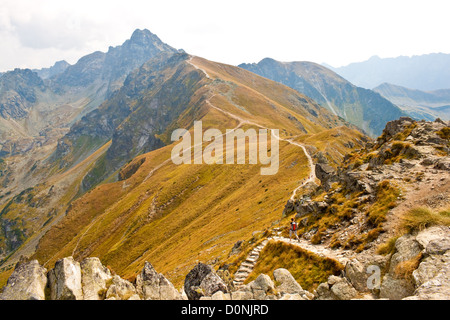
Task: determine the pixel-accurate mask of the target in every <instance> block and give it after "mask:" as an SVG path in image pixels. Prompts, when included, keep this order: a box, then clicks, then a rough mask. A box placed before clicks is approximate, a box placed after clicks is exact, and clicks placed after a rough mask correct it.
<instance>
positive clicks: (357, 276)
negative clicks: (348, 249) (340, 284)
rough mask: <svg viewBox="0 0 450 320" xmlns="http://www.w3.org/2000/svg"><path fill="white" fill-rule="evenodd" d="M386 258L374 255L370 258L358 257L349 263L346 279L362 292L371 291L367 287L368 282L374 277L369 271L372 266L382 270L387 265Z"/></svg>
mask: <svg viewBox="0 0 450 320" xmlns="http://www.w3.org/2000/svg"><path fill="white" fill-rule="evenodd" d="M386 260H387V259H386V257H383V256H379V255H374V256H370V257H363V256H358V258H355V259H352V260H350V261H348V262H347V263H346V265H345V277H346V278H347V279H348V281H349V282H350V283H351V284H352V286H353V287H354V288H355V289H356V290H358V291H360V292H367V291H370V289H369V288H368V286H367V281H368V279H369V277H370V276H371V275H372V273H371V272H368V271H369V267H370V266H377V267H378V268H380V273H381V270H383V269H384V267H385V265H386Z"/></svg>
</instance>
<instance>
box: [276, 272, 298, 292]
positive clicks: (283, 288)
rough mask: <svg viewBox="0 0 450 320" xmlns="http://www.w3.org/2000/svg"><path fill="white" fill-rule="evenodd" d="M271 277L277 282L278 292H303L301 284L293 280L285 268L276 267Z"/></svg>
mask: <svg viewBox="0 0 450 320" xmlns="http://www.w3.org/2000/svg"><path fill="white" fill-rule="evenodd" d="M273 278H274V279H275V281H276V283H277V287H276V289H277V291H278V292H280V293H292V294H295V293H297V294H303V293H304V290H303V288H302V287H301V285H300V284H299V283H298V282H297V281H295V279H294V277H293V276H292V274H291V273H290V272H289V271H288V270H287V269H283V268H280V269H276V270H275V271H274V272H273Z"/></svg>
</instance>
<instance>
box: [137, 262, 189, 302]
mask: <svg viewBox="0 0 450 320" xmlns="http://www.w3.org/2000/svg"><path fill="white" fill-rule="evenodd" d="M136 288H137V291H138V292H139V294H140V295H141V296H142V297H143V298H144V299H145V300H181V299H182V298H181V294H180V293H179V292H178V291H177V289H176V288H175V287H174V285H173V284H172V283H171V282H170V281H169V280H167V279H166V278H165V277H164V276H163V275H162V274H160V273H158V272H156V270H155V268H153V266H152V265H151V264H150V263H149V262H145V266H144V269H143V270H142V272H141V273H140V274H139V275H138V276H137V278H136Z"/></svg>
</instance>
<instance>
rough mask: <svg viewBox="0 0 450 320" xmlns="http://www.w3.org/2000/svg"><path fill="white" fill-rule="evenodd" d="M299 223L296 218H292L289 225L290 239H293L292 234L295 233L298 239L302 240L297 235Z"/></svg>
mask: <svg viewBox="0 0 450 320" xmlns="http://www.w3.org/2000/svg"><path fill="white" fill-rule="evenodd" d="M297 229H298V224H297V222H295V220H294V218H291V223H290V225H289V241H290V240H292V234H294V235H295V237H296V238H297V240H298V241H299V242H300V238H299V237H298V235H297Z"/></svg>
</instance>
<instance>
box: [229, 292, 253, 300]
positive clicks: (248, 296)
mask: <svg viewBox="0 0 450 320" xmlns="http://www.w3.org/2000/svg"><path fill="white" fill-rule="evenodd" d="M231 300H253V294H252V293H251V291H234V292H232V293H231Z"/></svg>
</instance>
